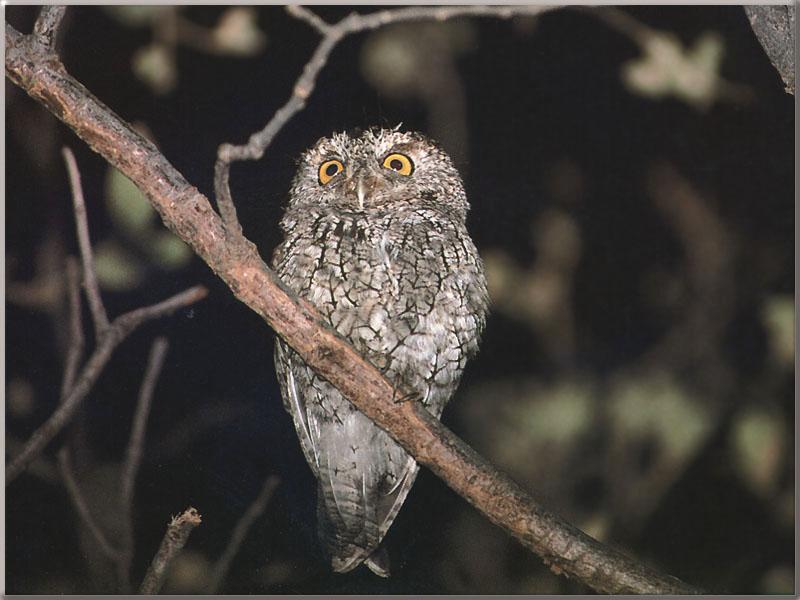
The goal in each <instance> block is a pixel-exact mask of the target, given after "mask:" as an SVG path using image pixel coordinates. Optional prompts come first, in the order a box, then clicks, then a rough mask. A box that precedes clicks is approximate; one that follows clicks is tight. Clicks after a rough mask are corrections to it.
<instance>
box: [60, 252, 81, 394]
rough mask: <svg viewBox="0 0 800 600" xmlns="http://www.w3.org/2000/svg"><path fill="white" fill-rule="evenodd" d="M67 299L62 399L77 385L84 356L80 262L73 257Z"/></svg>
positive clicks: (68, 267)
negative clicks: (65, 355)
mask: <svg viewBox="0 0 800 600" xmlns="http://www.w3.org/2000/svg"><path fill="white" fill-rule="evenodd" d="M67 299H68V304H69V338H70V341H69V348H68V349H67V360H66V362H65V364H64V377H63V379H62V381H61V398H62V400H63V399H64V398H66V397H67V394H68V393H69V391H70V390H71V389H72V386H73V385H74V384H75V376H76V375H77V373H78V367H79V366H80V361H81V356H83V346H84V339H83V320H82V319H81V290H80V274H79V267H78V261H77V260H75V258H73V257H72V256H68V257H67Z"/></svg>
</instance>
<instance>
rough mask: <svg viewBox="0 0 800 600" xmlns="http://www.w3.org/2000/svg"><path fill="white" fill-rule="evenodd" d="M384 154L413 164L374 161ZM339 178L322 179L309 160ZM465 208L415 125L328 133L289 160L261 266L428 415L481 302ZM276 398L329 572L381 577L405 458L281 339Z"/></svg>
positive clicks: (474, 332)
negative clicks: (280, 236)
mask: <svg viewBox="0 0 800 600" xmlns="http://www.w3.org/2000/svg"><path fill="white" fill-rule="evenodd" d="M391 153H400V154H402V155H404V156H406V157H408V158H409V159H410V160H411V162H412V164H413V172H411V173H410V174H409V175H402V174H400V173H399V172H397V171H396V170H393V169H392V168H387V167H386V166H384V159H385V158H386V157H387V156H388V155H389V154H391ZM332 159H335V160H338V161H340V163H341V165H342V169H341V172H339V173H337V174H336V175H335V176H333V177H331V179H330V181H328V182H327V183H325V184H323V183H322V182H321V181H322V180H321V178H320V176H319V169H320V166H321V165H322V164H323V163H325V161H328V160H332ZM468 209H469V205H468V203H467V199H466V195H465V193H464V188H463V184H462V182H461V178H460V177H459V175H458V172H457V171H456V169H455V167H454V166H453V164H452V161H451V160H450V158H449V157H448V156H447V155H446V154H445V153H444V151H443V150H442V149H441V148H440V147H439V146H438V145H436V144H435V143H434V142H432V141H431V140H429V139H428V138H426V137H425V136H423V135H422V134H419V133H414V132H408V133H406V132H400V131H398V130H396V129H395V130H385V129H373V130H368V131H366V132H364V133H363V134H361V135H360V136H357V137H351V136H349V135H348V134H343V133H339V134H334V135H333V136H331V137H330V138H323V139H321V140H319V141H318V142H317V143H316V144H315V145H314V146H313V147H312V148H311V149H310V150H308V151H307V152H305V153H304V154H303V156H302V157H301V159H300V163H299V167H298V170H297V174H296V175H295V178H294V181H293V183H292V187H291V191H290V194H289V204H288V207H287V208H286V212H285V214H284V216H283V219H282V220H281V228H282V230H283V233H284V236H285V238H284V241H283V242H282V243H281V244H280V246H279V247H278V248H277V249H276V251H275V255H274V257H273V266H274V268H275V269H276V271H277V273H278V275H279V276H280V277H281V279H282V280H283V281H284V282H285V283H286V284H287V285H288V286H289V287H290V288H292V289H293V290H294V291H295V292H297V293H298V294H299V295H300V296H302V297H304V298H306V299H307V300H309V301H310V302H311V303H312V304H314V306H316V307H317V309H319V311H320V312H321V313H322V315H323V316H324V317H325V318H326V319H327V320H328V322H329V323H330V325H331V326H332V327H333V328H334V329H335V330H336V331H337V332H338V333H339V334H340V335H342V336H343V337H344V338H345V339H347V340H348V341H349V342H350V343H351V344H352V345H353V346H354V348H355V349H356V350H358V351H359V352H360V353H361V354H362V355H363V356H364V357H365V358H366V359H367V360H369V361H370V362H372V363H373V364H374V365H375V366H376V367H377V368H379V369H381V370H382V371H383V372H384V373H385V375H386V376H387V378H388V379H389V380H390V381H392V382H395V383H396V384H397V385H398V387H403V388H405V389H409V390H413V391H414V392H415V393H416V394H417V395H418V397H419V401H421V402H423V404H424V405H425V406H426V407H427V409H428V410H429V411H430V412H431V413H432V414H434V415H435V416H436V417H437V418H438V417H439V416H441V413H442V410H443V409H444V406H445V404H446V403H447V402H448V400H449V399H450V398H451V396H452V395H453V393H454V392H455V389H456V387H457V386H458V382H459V380H460V377H461V373H462V372H463V370H464V366H465V365H466V361H467V359H468V358H469V357H470V356H472V355H473V354H475V352H476V351H477V348H478V340H479V337H480V334H481V332H482V330H483V326H484V323H485V320H486V313H487V307H488V294H487V290H486V281H485V278H484V273H483V265H482V263H481V260H480V257H479V256H478V253H477V250H476V249H475V246H474V244H473V243H472V240H471V239H470V237H469V234H468V233H467V230H466V225H465V221H466V214H467V210H468ZM275 365H276V370H277V374H278V379H279V381H280V384H281V389H282V394H283V399H284V404H285V406H286V409H287V410H288V411H289V413H290V414H291V415H292V418H293V420H294V424H295V427H296V429H297V432H298V437H299V438H300V443H301V446H302V448H303V452H304V454H305V457H306V460H307V461H308V464H309V465H310V466H311V469H312V470H313V471H314V474H315V476H316V477H317V480H318V482H319V496H318V511H317V514H318V519H319V529H320V538H321V540H322V542H323V545H324V547H325V549H326V552H327V553H328V554H329V556H330V559H331V564H332V567H333V569H334V570H335V571H340V572H345V571H349V570H351V569H353V568H355V567H356V566H358V565H359V564H361V563H362V562H365V563H366V564H367V566H369V567H370V568H371V569H372V570H373V571H374V572H376V573H377V574H379V575H383V576H385V575H387V574H388V566H387V564H386V560H385V554H384V553H382V551H381V549H380V543H381V540H382V539H383V537H384V536H385V535H386V532H387V530H388V529H389V526H390V525H391V524H392V521H393V520H394V518H395V516H396V515H397V511H398V510H399V509H400V507H401V506H402V504H403V501H404V500H405V498H406V495H407V494H408V491H409V490H410V488H411V486H412V484H413V482H414V479H415V478H416V475H417V470H418V466H417V464H416V462H415V461H414V460H413V459H412V458H411V457H410V456H409V455H408V454H407V453H406V452H405V451H404V450H403V449H402V448H401V447H400V446H399V445H398V444H397V443H396V442H395V441H394V440H392V439H391V437H390V436H389V435H388V434H387V433H385V432H384V431H383V430H381V429H380V428H378V427H377V426H376V425H374V424H373V423H372V422H371V421H370V420H369V419H367V418H366V417H365V416H364V415H363V414H361V413H360V412H359V411H358V410H356V409H355V408H353V406H352V405H351V404H350V403H349V402H348V401H347V400H345V399H344V398H343V397H342V396H341V394H340V393H339V392H338V391H337V390H336V389H335V388H334V387H333V386H331V385H330V384H329V383H328V382H327V381H325V380H324V379H322V378H320V377H319V376H317V375H316V374H315V373H314V372H313V371H312V370H311V369H310V368H309V367H307V366H306V365H305V363H303V361H302V360H300V358H299V357H298V356H297V355H296V354H295V353H294V352H293V351H292V350H291V349H290V348H289V347H288V346H286V345H285V344H284V343H283V342H282V341H280V340H278V342H277V343H276V351H275Z"/></svg>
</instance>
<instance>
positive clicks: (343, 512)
mask: <svg viewBox="0 0 800 600" xmlns="http://www.w3.org/2000/svg"><path fill="white" fill-rule="evenodd" d="M327 428H328V427H327V426H325V427H323V428H322V430H321V431H320V433H321V437H320V440H319V450H320V455H319V488H320V490H319V491H320V493H319V503H318V517H319V523H320V533H321V538H322V541H323V543H324V544H325V546H326V550H327V552H328V554H329V555H330V557H331V565H332V567H333V569H334V570H335V571H338V572H346V571H350V570H351V569H354V568H355V567H357V566H358V565H359V564H361V563H362V562H366V564H367V566H368V567H369V568H370V569H371V570H372V571H373V572H375V573H376V574H377V575H381V576H383V577H386V576H388V575H389V569H388V561H387V559H386V557H385V555H384V554H383V553H382V550H381V548H380V543H381V541H382V540H383V538H384V536H385V535H386V532H387V531H388V529H389V527H390V526H391V524H392V522H393V521H394V519H395V517H396V516H397V513H398V511H399V510H400V507H401V506H402V505H403V502H404V501H405V499H406V496H407V495H408V492H409V490H410V489H411V486H412V485H413V483H414V479H415V478H416V476H417V472H418V471H419V466H418V465H417V463H416V461H415V460H414V459H413V458H411V457H410V456H409V455H408V454H407V453H406V452H405V451H404V450H403V449H402V448H401V447H400V446H399V445H398V444H397V443H396V442H395V441H394V440H392V439H391V437H389V435H388V434H387V433H385V432H384V431H383V430H381V429H379V428H378V427H377V426H376V425H374V424H373V423H372V422H371V421H370V420H369V419H368V418H367V417H365V416H364V415H363V414H361V413H360V412H355V411H354V412H353V413H351V414H350V415H348V416H347V417H345V418H344V419H343V423H342V424H338V425H337V426H336V431H332V432H330V434H327V432H326V429H327Z"/></svg>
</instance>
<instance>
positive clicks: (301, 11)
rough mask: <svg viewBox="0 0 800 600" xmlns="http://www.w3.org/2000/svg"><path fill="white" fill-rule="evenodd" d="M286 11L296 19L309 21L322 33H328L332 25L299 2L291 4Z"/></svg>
mask: <svg viewBox="0 0 800 600" xmlns="http://www.w3.org/2000/svg"><path fill="white" fill-rule="evenodd" d="M286 12H287V13H289V14H290V15H292V16H293V17H294V18H295V19H298V20H300V21H304V22H305V23H308V24H309V25H310V26H311V27H313V28H314V29H316V30H317V33H319V34H320V35H328V32H329V31H330V30H331V27H332V25H331V24H330V23H326V22H325V21H323V20H322V19H321V18H320V17H319V16H317V15H316V14H315V13H314V12H312V11H310V10H308V9H307V8H306V7H305V6H300V5H299V4H289V5H288V6H287V7H286Z"/></svg>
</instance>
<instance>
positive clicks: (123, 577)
mask: <svg viewBox="0 0 800 600" xmlns="http://www.w3.org/2000/svg"><path fill="white" fill-rule="evenodd" d="M168 348H169V342H167V339H166V338H164V337H158V338H156V340H155V341H154V342H153V346H152V348H151V349H150V357H149V359H148V361H147V368H146V369H145V373H144V378H143V379H142V386H141V388H140V389H139V400H138V402H137V403H136V413H135V415H134V417H133V426H132V427H131V436H130V439H129V440H128V448H127V450H126V451H125V462H124V463H123V465H122V474H121V478H120V479H121V482H120V520H121V522H122V531H123V533H122V536H121V537H122V548H121V550H120V560H119V563H118V576H119V589H120V593H121V594H129V593H130V585H131V582H130V572H131V561H132V560H133V551H134V544H133V494H134V488H135V484H136V474H137V473H138V472H139V465H140V464H141V462H142V450H143V448H144V437H145V431H146V429H147V417H148V415H149V414H150V406H151V405H152V401H153V390H154V389H155V387H156V382H157V381H158V376H159V374H160V372H161V367H162V366H163V365H164V358H165V357H166V355H167V349H168Z"/></svg>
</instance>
